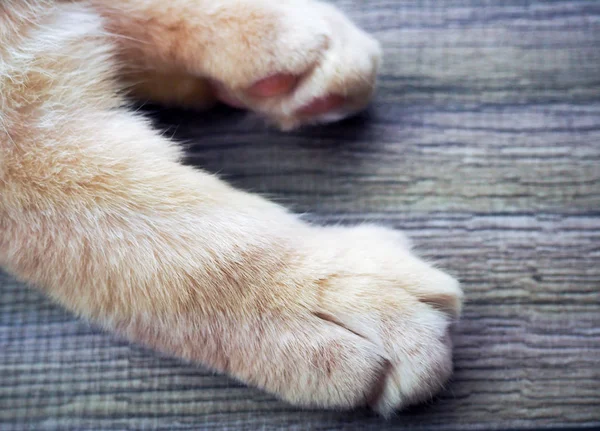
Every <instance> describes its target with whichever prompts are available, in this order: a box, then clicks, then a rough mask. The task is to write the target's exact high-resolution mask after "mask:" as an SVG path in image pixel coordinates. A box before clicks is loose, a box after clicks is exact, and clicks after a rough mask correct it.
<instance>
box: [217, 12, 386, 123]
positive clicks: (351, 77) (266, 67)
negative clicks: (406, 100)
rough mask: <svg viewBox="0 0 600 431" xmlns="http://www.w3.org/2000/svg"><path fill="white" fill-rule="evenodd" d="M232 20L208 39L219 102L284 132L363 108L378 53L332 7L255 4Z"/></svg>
mask: <svg viewBox="0 0 600 431" xmlns="http://www.w3.org/2000/svg"><path fill="white" fill-rule="evenodd" d="M246 9H248V10H246ZM246 15H247V16H248V17H247V18H245V19H241V18H240V17H243V16H246ZM236 18H237V19H236V20H232V19H230V20H229V21H228V22H227V23H226V24H224V25H228V26H229V28H227V29H224V31H223V34H221V35H220V36H219V37H218V38H216V39H215V41H214V47H213V51H211V52H212V54H211V61H210V63H209V65H208V68H209V75H210V77H211V78H213V79H214V82H215V86H216V88H217V92H218V95H219V97H220V98H221V99H222V100H223V101H225V102H226V103H229V104H232V105H235V106H238V107H246V108H248V109H251V110H253V111H255V112H258V113H260V114H262V115H263V116H264V117H266V118H268V119H270V120H271V121H273V122H275V123H276V124H278V125H279V126H280V127H282V128H284V129H289V128H293V127H296V126H299V125H302V124H309V123H318V122H329V121H335V120H338V119H341V118H343V117H345V116H348V115H351V114H353V113H355V112H357V111H359V110H361V109H363V108H364V107H365V106H366V105H367V103H368V102H369V99H370V97H371V95H372V93H373V90H374V88H375V79H376V75H377V70H378V67H379V63H380V59H381V49H380V46H379V44H378V42H377V41H375V40H374V39H373V38H372V37H370V36H369V35H367V34H366V33H365V32H363V31H362V30H360V29H359V28H357V27H356V26H355V25H354V24H353V23H352V22H351V21H350V20H348V19H347V18H346V17H345V16H344V15H343V14H342V13H341V12H340V11H338V10H337V9H335V8H334V7H333V6H331V5H328V4H324V3H319V2H313V1H291V2H285V3H281V4H276V3H274V2H265V3H262V2H255V3H251V4H250V5H249V6H248V7H247V8H240V10H238V16H237V17H236Z"/></svg>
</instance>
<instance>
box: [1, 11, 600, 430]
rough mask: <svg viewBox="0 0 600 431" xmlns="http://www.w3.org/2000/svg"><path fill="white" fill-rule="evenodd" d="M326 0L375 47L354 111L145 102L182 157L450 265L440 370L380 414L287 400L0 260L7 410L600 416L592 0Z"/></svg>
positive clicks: (62, 425) (142, 423) (599, 205)
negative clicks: (374, 73)
mask: <svg viewBox="0 0 600 431" xmlns="http://www.w3.org/2000/svg"><path fill="white" fill-rule="evenodd" d="M338 3H339V4H340V6H341V7H342V8H343V9H345V10H347V11H348V12H349V13H350V14H351V15H353V16H354V17H355V18H356V19H357V20H358V21H360V22H361V23H362V24H363V25H364V26H365V27H366V28H368V29H369V30H371V31H373V32H374V33H375V34H376V35H377V36H378V37H379V39H381V40H382V42H383V44H384V47H385V52H386V63H385V66H384V69H383V72H382V79H381V86H380V91H379V94H378V96H377V98H376V101H375V103H374V105H373V107H372V109H371V110H370V111H369V112H368V113H367V114H365V115H362V116H361V117H359V118H357V119H354V120H351V121H346V122H344V123H342V124H339V125H333V126H330V127H324V128H318V129H312V130H305V131H301V132H294V133H291V134H281V133H278V132H274V131H271V130H266V129H265V128H264V127H262V126H261V125H260V122H258V121H255V120H253V119H249V118H248V117H247V116H246V115H245V114H240V113H236V112H228V111H224V110H221V111H219V110H217V111H216V112H213V113H209V114H205V115H199V114H197V113H190V112H182V111H168V112H162V113H160V114H158V121H159V122H160V124H162V125H172V126H173V127H172V128H171V130H172V131H173V132H174V133H175V135H176V137H178V138H180V139H183V140H186V141H187V142H188V143H189V144H190V162H192V163H195V164H198V165H200V166H204V167H205V168H206V169H208V170H211V171H215V172H216V171H219V172H220V173H221V175H222V176H223V177H224V178H227V179H229V180H230V181H231V182H233V183H234V184H236V185H238V186H240V187H242V188H245V189H248V190H253V191H257V192H260V193H263V194H265V195H268V196H271V197H273V198H274V199H276V200H278V201H281V202H284V203H287V204H289V205H292V206H293V207H294V208H295V209H296V210H298V211H300V212H308V213H309V214H308V215H307V217H309V218H311V219H313V220H316V221H319V222H347V223H353V222H360V221H364V220H372V221H375V220H377V221H381V222H384V223H387V224H389V225H392V226H395V227H397V228H400V229H404V230H406V231H407V232H408V234H409V235H410V236H411V237H412V238H413V239H414V240H415V243H416V244H417V247H418V249H419V250H420V251H422V254H424V255H426V256H429V257H430V258H431V259H432V260H435V261H437V262H439V263H440V265H441V266H443V267H444V268H447V269H448V270H449V271H451V272H452V273H454V274H456V275H457V276H458V277H459V278H460V279H461V280H462V281H463V285H464V288H465V290H466V294H467V303H466V307H465V312H464V317H463V319H462V321H461V322H460V324H459V325H458V326H457V327H456V330H455V335H454V340H455V344H456V354H455V357H456V374H455V377H454V380H453V382H451V383H450V384H449V386H448V390H447V391H446V392H445V393H444V394H443V395H442V396H441V397H440V398H439V399H437V400H436V401H435V402H433V403H431V404H430V405H427V406H422V407H419V408H416V409H413V410H411V411H409V412H407V413H404V414H401V415H399V416H398V417H397V418H395V419H393V420H391V421H388V422H385V421H383V420H381V419H379V418H377V417H374V416H373V415H371V414H370V413H368V412H362V411H361V412H353V413H335V412H313V411H301V410H297V409H293V408H291V407H289V406H287V405H285V404H284V403H280V402H277V401H275V400H273V399H272V398H271V397H270V396H267V395H265V394H263V393H261V392H260V391H257V390H253V389H248V388H246V387H244V386H242V385H239V384H237V383H235V382H233V381H231V380H229V379H228V378H226V377H222V376H213V375H211V374H210V373H207V372H204V371H203V370H202V369H200V368H198V367H195V366H189V365H185V364H182V363H181V362H179V361H177V360H173V359H170V358H165V357H162V356H160V355H157V354H155V353H153V352H151V351H147V350H144V349H141V348H138V347H135V346H130V345H129V344H127V343H125V342H122V341H119V340H117V339H115V338H114V337H112V336H111V335H108V334H105V333H102V332H101V331H99V330H97V329H94V328H92V327H90V326H88V325H87V324H86V323H84V322H81V321H79V320H77V319H76V318H75V317H73V316H72V315H70V314H68V313H67V312H65V311H63V310H62V309H61V308H59V307H57V306H55V305H53V304H52V303H51V302H50V301H49V300H47V299H45V298H44V297H42V296H41V295H40V294H38V293H37V292H36V291H34V290H32V289H30V288H28V287H25V286H23V285H20V284H18V283H16V282H14V281H12V279H11V278H9V277H8V276H3V275H0V295H1V298H2V300H1V303H0V383H1V385H0V429H2V430H25V429H32V430H33V429H35V430H46V429H48V430H49V429H60V430H70V429H72V430H82V429H90V430H92V429H93V430H97V429H110V430H117V429H164V430H178V429H190V430H192V429H194V430H200V429H249V430H257V429H277V428H284V427H285V428H290V429H298V430H300V429H323V430H325V429H349V430H350V429H352V430H359V429H374V430H375V429H376V430H379V429H394V428H398V429H400V428H401V429H413V428H419V429H439V430H443V429H465V428H469V429H475V428H477V429H490V428H515V427H527V428H532V427H534V428H535V427H540V428H543V427H551V426H552V427H557V426H570V425H577V426H581V427H593V426H596V427H600V2H598V1H594V0H589V1H584V0H554V1H517V0H507V1H502V2H500V1H497V2H491V1H484V0H443V1H442V0H439V1H391V0H371V1H368V2H367V1H364V2H361V1H358V0H356V1H350V0H347V1H339V2H338ZM225 114H227V115H225Z"/></svg>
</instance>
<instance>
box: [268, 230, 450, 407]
mask: <svg viewBox="0 0 600 431" xmlns="http://www.w3.org/2000/svg"><path fill="white" fill-rule="evenodd" d="M316 229H318V234H317V235H316V236H315V239H314V240H312V239H311V240H309V241H308V243H307V246H308V250H309V253H308V254H307V255H306V256H307V257H306V261H305V265H306V267H307V268H310V272H309V273H310V277H311V278H312V280H313V282H311V283H308V284H306V286H305V291H304V292H305V293H304V294H303V298H304V299H303V303H304V304H303V306H302V307H300V308H298V309H297V310H298V311H296V312H295V314H291V315H290V316H289V317H290V321H289V323H288V324H286V325H282V326H281V328H285V327H286V326H288V325H292V326H293V327H294V328H295V329H294V330H293V331H285V330H283V331H282V332H279V335H278V337H280V339H278V341H277V342H276V343H277V344H278V346H279V348H278V349H276V350H280V349H281V344H282V341H281V340H285V350H286V353H285V355H282V356H281V359H282V361H281V362H277V363H278V367H281V369H280V370H279V371H278V372H276V373H272V374H270V376H271V377H270V378H271V379H274V380H272V381H269V382H265V383H266V386H267V387H270V388H271V389H275V392H276V393H277V394H278V395H280V396H281V397H282V398H284V399H286V400H289V401H291V402H293V403H295V404H298V405H307V406H320V407H328V408H352V407H358V406H363V405H370V406H371V407H372V408H373V409H374V410H376V411H377V412H379V413H381V414H382V415H384V416H387V415H390V414H391V413H393V412H394V411H396V410H398V409H401V408H403V407H405V406H407V405H410V404H414V403H418V402H421V401H424V400H427V399H429V398H431V397H432V396H433V395H434V394H436V393H437V392H438V391H439V390H440V389H441V388H442V387H443V385H444V384H445V382H446V381H447V380H448V378H449V376H450V374H451V372H452V345H451V340H450V336H449V326H450V324H451V322H452V321H453V320H454V319H456V318H457V317H458V315H459V314H460V309H461V302H462V292H461V289H460V287H459V284H458V282H457V281H456V280H455V279H453V278H452V277H450V276H449V275H447V274H445V273H444V272H442V271H440V270H438V269H435V268H433V267H432V266H431V265H429V264H427V263H426V262H424V261H423V260H421V259H419V258H418V257H416V256H415V255H414V254H412V253H411V251H410V247H409V245H408V243H407V241H406V239H405V238H404V237H403V236H402V235H401V234H399V233H397V232H396V231H392V230H388V229H384V228H380V227H374V226H362V227H357V228H331V227H328V228H316ZM278 377H281V379H282V381H278V380H277V379H278ZM284 380H285V381H284ZM292 382H293V383H292Z"/></svg>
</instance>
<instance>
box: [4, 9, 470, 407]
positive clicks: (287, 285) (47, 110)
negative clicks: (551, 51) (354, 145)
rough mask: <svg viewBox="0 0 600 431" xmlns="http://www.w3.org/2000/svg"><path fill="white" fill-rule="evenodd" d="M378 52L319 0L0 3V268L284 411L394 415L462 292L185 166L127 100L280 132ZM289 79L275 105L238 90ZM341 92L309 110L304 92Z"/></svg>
mask: <svg viewBox="0 0 600 431" xmlns="http://www.w3.org/2000/svg"><path fill="white" fill-rule="evenodd" d="M379 57H380V50H379V47H378V45H377V43H376V42H375V41H374V40H373V39H371V38H370V37H369V36H367V35H366V34H365V33H363V32H362V31H360V30H359V29H357V28H356V27H355V26H353V25H352V24H351V23H350V22H349V21H348V20H347V19H346V18H344V16H343V15H342V14H341V13H340V12H338V11H337V10H335V9H333V8H332V7H330V6H328V5H325V4H322V3H317V2H314V1H311V0H286V1H279V0H210V1H209V0H174V1H169V2H167V1H163V0H127V1H118V0H113V1H111V0H105V1H102V0H91V1H73V2H67V1H65V2H52V1H43V0H3V1H2V3H0V265H1V266H2V267H4V268H5V269H6V270H8V271H10V272H11V273H13V274H15V275H16V276H17V277H19V278H20V279H22V280H25V281H27V282H29V283H31V284H34V285H36V286H38V287H40V288H41V289H43V290H44V291H45V292H47V293H48V294H49V295H50V296H52V297H53V298H55V299H56V300H57V301H59V302H60V303H61V304H63V305H64V306H66V307H67V308H69V309H70V310H73V311H74V312H76V313H78V314H79V315H81V316H84V317H86V318H89V319H92V320H93V321H94V322H97V323H99V324H101V325H103V326H104V327H105V328H108V329H111V330H114V331H116V332H118V333H119V334H122V335H124V336H126V337H128V338H129V339H131V340H133V341H136V342H140V343H144V344H146V345H149V346H152V347H154V348H156V349H159V350H161V351H164V352H168V353H170V354H174V355H177V356H180V357H183V358H185V359H188V360H192V361H196V362H199V363H202V364H205V365H207V366H209V367H212V368H213V369H215V370H219V371H222V372H226V373H229V374H230V375H232V376H234V377H236V378H238V379H240V380H242V381H244V382H247V383H248V384H251V385H256V386H258V387H260V388H263V389H265V390H267V391H269V392H271V393H274V394H276V395H277V396H279V397H281V398H283V399H286V400H288V401H290V402H292V403H295V404H298V405H303V406H320V407H327V408H344V409H345V408H352V407H355V406H361V405H365V404H370V405H372V406H373V408H375V409H376V410H377V411H379V412H381V413H382V414H389V413H391V412H392V411H394V410H396V409H398V408H401V407H403V406H405V405H407V404H410V403H413V402H418V401H421V400H424V399H427V398H429V397H430V396H432V395H433V394H434V393H435V392H436V391H437V390H438V389H440V387H441V386H442V385H443V384H444V382H445V381H446V380H447V378H448V377H449V375H450V373H451V368H452V366H451V346H450V341H449V337H448V325H449V323H450V322H451V320H452V319H453V318H454V317H456V316H457V315H458V313H459V311H460V303H461V296H462V294H461V291H460V289H459V287H458V284H457V282H456V281H455V280H454V279H452V278H451V277H449V276H448V275H446V274H444V273H442V272H440V271H438V270H437V269H435V268H433V267H432V266H430V265H428V264H427V263H425V262H423V261H422V260H420V259H419V258H417V257H416V256H415V255H414V254H412V253H411V251H410V247H409V245H408V243H407V241H406V239H405V238H404V237H403V236H402V235H401V234H400V233H398V232H394V231H391V230H387V229H384V228H381V227H376V226H370V225H365V226H359V227H354V228H340V227H318V226H311V225H309V224H307V223H305V222H303V221H301V220H299V219H298V217H296V216H295V215H293V214H290V213H289V212H287V211H286V210H285V209H283V208H282V207H280V206H278V205H275V204H273V203H270V202H268V201H266V200H264V199H261V198H260V197H257V196H253V195H250V194H247V193H243V192H240V191H237V190H235V189H233V188H231V187H229V186H228V185H226V184H225V183H223V182H221V181H219V180H218V179H217V178H215V177H214V176H211V175H209V174H207V173H204V172H202V171H199V170H196V169H193V168H191V167H187V166H183V165H182V164H180V163H179V161H178V160H179V158H180V156H181V154H180V150H179V148H178V147H176V146H175V145H174V144H173V143H171V142H169V141H168V140H167V139H165V138H164V137H161V135H160V134H159V133H157V132H155V131H154V130H152V129H151V128H150V126H149V125H148V122H147V121H146V120H145V119H144V118H142V117H141V116H140V115H138V114H135V113H133V112H132V111H131V110H129V109H127V107H126V105H125V103H124V100H123V99H122V96H121V94H122V92H123V91H122V90H123V89H124V88H126V87H131V86H133V87H134V91H135V92H137V94H140V95H142V96H143V97H153V98H156V99H157V100H159V101H162V102H166V103H187V104H196V105H205V104H207V103H209V102H210V98H211V97H212V93H211V91H210V86H209V85H208V82H210V81H209V80H218V81H219V82H221V83H222V84H223V85H224V86H226V87H227V89H228V91H230V92H231V93H232V94H235V95H236V97H238V98H240V99H242V100H244V102H245V104H246V105H247V106H249V107H250V108H251V109H253V110H255V111H256V112H259V113H261V114H263V115H264V116H265V117H267V118H270V119H271V120H273V121H274V122H276V123H278V124H279V125H280V126H282V127H293V126H297V125H300V124H302V123H307V122H313V121H323V120H329V119H333V118H338V117H341V116H343V115H347V114H348V113H350V112H353V111H355V110H357V109H360V108H362V107H363V106H364V105H365V104H366V103H367V101H368V98H369V96H370V94H371V92H372V89H373V85H374V80H375V75H376V70H377V65H378V62H379ZM276 73H289V74H294V75H297V76H299V77H301V80H300V83H299V84H298V86H297V87H296V88H294V89H293V91H291V92H289V93H286V94H284V95H279V96H276V97H271V98H258V99H257V98H253V97H249V96H248V95H247V94H246V92H245V89H246V88H248V87H249V86H251V85H253V83H255V82H257V81H259V80H260V79H263V78H265V77H268V76H271V75H273V74H276ZM328 94H341V95H343V96H344V97H345V100H346V103H345V104H344V106H341V107H337V108H336V109H335V110H333V112H328V113H326V114H325V115H323V114H319V115H318V116H317V118H314V117H311V116H310V115H307V114H298V112H299V108H301V107H302V106H305V105H306V104H308V103H310V102H311V100H314V99H318V98H322V97H324V96H326V95H328Z"/></svg>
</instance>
